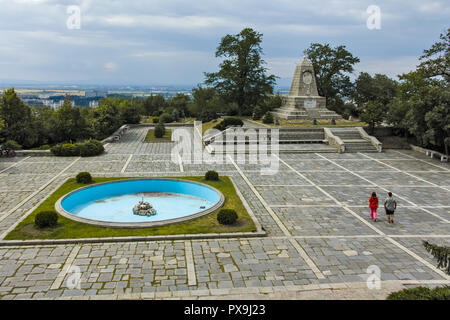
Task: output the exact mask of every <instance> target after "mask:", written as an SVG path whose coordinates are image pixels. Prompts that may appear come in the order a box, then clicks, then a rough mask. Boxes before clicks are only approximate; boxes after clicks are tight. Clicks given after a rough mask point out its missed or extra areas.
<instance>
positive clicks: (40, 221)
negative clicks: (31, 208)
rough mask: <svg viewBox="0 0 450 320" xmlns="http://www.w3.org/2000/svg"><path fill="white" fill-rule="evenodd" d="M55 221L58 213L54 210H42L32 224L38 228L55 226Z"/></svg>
mask: <svg viewBox="0 0 450 320" xmlns="http://www.w3.org/2000/svg"><path fill="white" fill-rule="evenodd" d="M57 223H58V214H57V213H56V212H55V211H42V212H39V213H38V214H36V217H35V218H34V224H35V225H36V226H38V227H39V228H47V227H55V226H56V225H57Z"/></svg>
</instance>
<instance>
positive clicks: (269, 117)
mask: <svg viewBox="0 0 450 320" xmlns="http://www.w3.org/2000/svg"><path fill="white" fill-rule="evenodd" d="M262 122H263V123H266V124H269V123H273V115H272V113H271V112H266V114H265V115H264V117H263V119H262Z"/></svg>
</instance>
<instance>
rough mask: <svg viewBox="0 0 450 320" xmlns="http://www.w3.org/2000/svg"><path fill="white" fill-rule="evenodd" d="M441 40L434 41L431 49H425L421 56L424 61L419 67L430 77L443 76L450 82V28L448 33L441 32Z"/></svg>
mask: <svg viewBox="0 0 450 320" xmlns="http://www.w3.org/2000/svg"><path fill="white" fill-rule="evenodd" d="M440 39H441V41H438V42H436V43H434V44H433V45H432V46H431V48H430V49H428V50H424V54H423V55H422V56H421V57H420V60H422V63H421V64H420V65H419V67H418V68H419V69H420V70H422V71H423V72H424V73H425V74H426V75H427V76H428V77H436V76H441V77H443V78H444V80H445V81H446V82H447V84H449V83H450V28H448V29H447V33H446V34H444V33H441V35H440Z"/></svg>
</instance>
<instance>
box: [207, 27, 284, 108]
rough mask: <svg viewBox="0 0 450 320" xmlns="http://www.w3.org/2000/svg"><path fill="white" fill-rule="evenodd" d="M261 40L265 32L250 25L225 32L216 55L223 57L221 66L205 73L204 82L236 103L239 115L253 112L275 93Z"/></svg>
mask: <svg viewBox="0 0 450 320" xmlns="http://www.w3.org/2000/svg"><path fill="white" fill-rule="evenodd" d="M261 42H262V34H261V33H258V32H256V31H255V30H253V29H251V28H245V29H243V30H242V31H241V32H240V33H239V34H237V35H226V36H225V37H223V38H222V40H221V42H220V44H219V46H218V47H217V50H216V57H221V58H224V60H223V61H222V63H221V64H220V70H219V71H218V72H213V73H205V76H206V80H205V84H207V85H212V86H213V87H214V88H215V89H216V90H217V91H218V92H219V94H220V95H221V96H222V97H223V98H224V100H225V101H226V102H229V103H236V105H237V112H238V114H239V115H250V114H251V113H252V111H253V108H254V107H255V106H256V105H258V104H259V103H261V102H262V101H264V99H265V97H266V95H268V94H272V93H273V86H274V84H275V79H276V77H275V76H274V75H267V74H266V72H267V69H266V68H265V67H264V65H265V61H264V60H263V59H262V58H261V55H262V54H263V50H262V47H261Z"/></svg>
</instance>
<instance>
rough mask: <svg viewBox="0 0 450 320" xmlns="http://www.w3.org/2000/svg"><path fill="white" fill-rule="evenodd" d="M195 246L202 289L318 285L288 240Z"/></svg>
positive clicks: (206, 242) (201, 243) (198, 243)
mask: <svg viewBox="0 0 450 320" xmlns="http://www.w3.org/2000/svg"><path fill="white" fill-rule="evenodd" d="M192 245H193V252H194V260H195V265H196V272H197V279H198V287H199V288H205V289H211V288H218V289H221V288H231V287H234V288H245V287H259V286H273V285H295V284H308V283H315V282H317V279H316V276H315V275H314V273H313V272H312V271H311V270H310V269H309V267H308V265H307V264H306V263H305V262H304V261H303V259H302V258H301V257H300V256H299V255H298V253H297V251H296V250H295V249H294V247H292V245H291V244H290V243H289V242H288V241H287V240H283V239H273V240H272V239H261V240H258V239H248V240H220V241H201V242H200V241H195V242H193V243H192Z"/></svg>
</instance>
